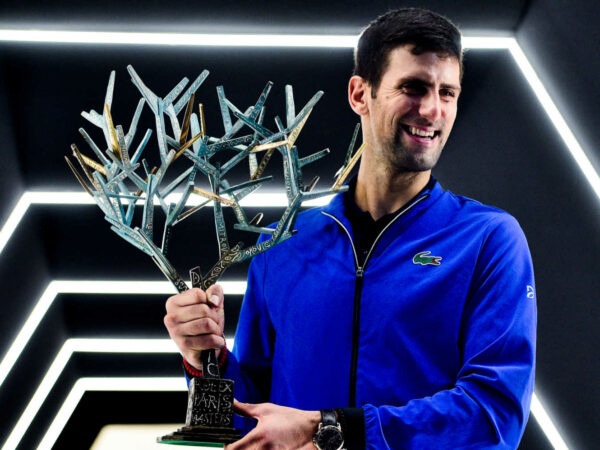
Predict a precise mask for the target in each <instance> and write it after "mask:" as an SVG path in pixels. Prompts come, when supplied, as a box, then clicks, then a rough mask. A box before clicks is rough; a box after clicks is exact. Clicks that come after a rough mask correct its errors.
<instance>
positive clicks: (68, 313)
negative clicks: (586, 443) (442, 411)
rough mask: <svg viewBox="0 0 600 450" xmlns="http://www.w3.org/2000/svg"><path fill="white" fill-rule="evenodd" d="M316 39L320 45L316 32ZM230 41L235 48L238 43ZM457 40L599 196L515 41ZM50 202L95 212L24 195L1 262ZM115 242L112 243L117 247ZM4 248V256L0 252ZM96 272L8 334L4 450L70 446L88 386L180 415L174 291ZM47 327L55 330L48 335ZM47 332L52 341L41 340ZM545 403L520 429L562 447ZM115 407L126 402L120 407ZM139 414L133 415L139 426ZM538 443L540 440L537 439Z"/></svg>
mask: <svg viewBox="0 0 600 450" xmlns="http://www.w3.org/2000/svg"><path fill="white" fill-rule="evenodd" d="M348 38H349V37H347V36H346V37H342V44H341V45H346V46H348V45H349V46H351V45H352V43H350V44H348V43H347V41H344V39H346V40H347V39H348ZM350 38H351V39H353V38H352V37H350ZM317 41H318V42H321V43H322V42H323V40H322V38H321V39H320V40H317ZM162 42H163V43H164V40H163V41H162ZM220 42H221V43H222V42H223V41H222V40H221V41H220ZM269 42H270V43H271V44H272V43H273V42H281V40H280V39H279V40H275V41H274V40H273V38H272V37H269ZM236 43H237V44H239V40H237V41H236ZM465 46H466V47H467V48H470V49H471V51H475V52H476V51H477V50H478V49H479V50H481V49H485V50H493V51H498V52H500V53H502V52H506V51H507V52H509V53H510V55H511V57H512V58H513V59H514V62H515V63H516V64H517V65H518V67H519V69H520V71H521V74H522V75H523V77H525V78H524V79H526V80H527V85H528V86H529V88H530V89H532V91H533V92H534V94H535V96H536V98H537V99H538V101H539V102H540V104H541V105H542V107H543V108H544V110H545V111H546V113H547V114H548V116H547V119H548V121H549V123H552V124H553V126H554V127H555V130H556V132H557V133H558V134H559V135H560V136H561V139H562V140H563V143H564V147H565V149H567V150H568V151H569V152H570V155H571V156H572V158H573V159H574V160H575V161H576V165H577V167H578V168H579V170H580V173H581V177H582V179H584V180H585V182H586V183H587V184H588V185H589V186H590V187H591V188H592V191H593V192H594V193H595V195H596V196H597V197H598V199H600V181H599V177H598V174H597V172H596V171H595V170H594V168H593V165H592V164H591V163H590V161H589V158H588V157H587V155H586V154H585V152H584V151H583V149H582V148H581V146H580V144H579V143H578V142H577V139H576V138H575V137H574V135H573V133H572V132H571V131H570V128H569V127H568V126H567V123H566V122H565V121H564V119H563V117H562V116H561V115H560V113H559V111H558V109H557V108H556V106H555V105H554V103H553V102H552V101H551V97H550V96H549V95H548V93H547V92H546V90H545V89H544V87H543V85H542V84H541V82H540V80H539V79H538V78H537V77H535V74H534V72H533V71H532V68H531V67H530V66H529V65H528V61H527V59H526V58H525V55H524V54H523V53H522V51H521V50H520V47H519V46H518V44H517V42H516V41H515V40H514V39H512V38H502V39H497V38H487V39H476V38H474V37H467V39H466V40H465ZM99 88H101V86H99ZM84 106H85V105H82V107H84ZM65 153H66V152H65ZM56 157H57V158H58V157H61V156H60V155H56ZM256 202H258V203H260V205H257V207H258V206H260V207H264V205H265V203H263V202H261V197H260V196H257V197H256ZM266 204H267V205H268V206H269V207H271V208H277V207H278V205H277V201H273V197H269V199H268V200H267V201H266ZM279 206H280V205H279ZM56 208H58V209H60V214H67V215H71V214H72V215H78V214H81V211H82V210H85V211H86V212H85V214H88V215H89V216H90V217H93V216H94V213H93V212H92V210H93V209H94V206H93V203H92V200H91V199H90V198H89V197H88V196H86V195H85V194H83V193H81V192H64V191H62V192H48V191H45V192H31V191H28V192H25V193H23V195H22V196H21V200H20V201H19V202H18V203H17V205H16V206H15V208H14V209H13V211H12V214H10V215H9V216H8V219H7V221H6V222H5V223H4V224H3V225H2V227H1V228H0V264H2V265H5V264H9V262H7V260H6V257H4V256H5V255H6V253H7V252H10V251H12V250H11V238H12V236H16V235H18V234H19V230H20V229H23V228H26V227H28V226H31V223H29V222H28V221H33V222H35V221H39V220H43V216H44V215H45V214H55V213H53V212H52V211H51V210H52V209H56ZM97 220H98V221H100V220H101V218H100V217H97ZM119 244H121V243H120V242H119V243H118V244H117V245H119ZM5 248H6V249H7V252H4V250H5ZM142 258H143V256H140V259H142ZM98 275H99V277H98V279H96V280H92V281H89V280H81V279H77V280H67V279H56V280H52V279H49V280H48V283H47V285H46V286H45V287H44V289H43V292H41V293H38V294H39V300H37V301H32V302H31V304H33V305H35V306H34V308H33V310H32V311H31V314H29V315H28V316H27V318H26V320H25V321H24V322H23V324H22V325H21V326H20V327H17V328H18V330H19V332H18V334H17V335H16V337H15V338H14V340H11V343H10V345H9V346H8V347H7V349H6V351H4V352H2V353H0V358H2V359H1V361H0V398H1V399H3V400H5V399H8V400H10V401H11V404H12V405H15V408H13V409H12V411H10V412H8V411H4V412H3V413H2V414H3V417H5V419H4V418H3V420H2V422H3V423H6V424H7V426H5V425H3V428H4V429H3V430H2V431H1V434H0V444H2V445H3V447H2V448H3V449H12V448H33V447H35V446H39V448H53V446H54V447H55V448H61V447H64V448H68V447H69V445H70V443H69V441H68V436H67V435H68V434H69V433H71V434H73V429H75V428H74V427H76V426H78V425H77V420H81V419H77V416H78V415H79V417H87V419H85V420H87V421H88V422H90V421H91V419H90V418H89V415H88V416H86V411H87V412H89V411H90V410H92V411H96V407H97V404H98V400H95V399H94V398H93V395H90V396H89V397H88V398H86V396H88V393H93V392H112V393H115V392H122V393H123V392H125V393H129V395H131V397H127V396H125V397H124V398H126V399H128V402H127V403H128V404H136V405H138V408H137V411H134V412H131V416H135V415H136V414H138V415H139V413H140V411H139V410H141V409H144V408H148V409H152V408H151V406H150V405H151V404H152V403H159V404H160V405H162V406H161V408H160V411H159V412H156V414H157V415H158V416H160V417H157V416H156V415H155V416H154V417H153V418H152V419H151V420H149V422H153V421H158V422H164V421H174V422H180V421H182V420H183V418H181V417H177V416H178V415H181V413H182V412H183V409H182V408H183V407H182V406H181V405H182V402H181V400H182V395H185V390H186V388H185V383H184V381H183V378H182V376H181V372H180V361H179V356H178V355H177V350H176V348H175V346H174V345H173V344H172V343H171V342H170V341H169V340H168V339H165V338H164V336H165V333H164V328H163V326H162V314H163V312H162V311H163V308H164V299H165V297H166V296H168V295H171V294H172V293H173V287H172V286H171V285H170V284H169V283H168V282H166V281H154V280H148V279H135V277H134V278H132V279H131V280H122V279H119V280H105V279H103V277H102V276H101V274H98ZM242 275H243V274H237V278H235V279H231V280H227V281H224V282H223V283H222V284H223V286H224V290H225V293H226V295H227V297H228V299H231V301H230V303H229V304H228V308H230V311H228V312H227V314H228V317H233V318H235V314H236V312H235V311H236V309H237V308H239V302H240V301H241V296H242V294H243V290H244V282H243V276H242ZM157 278H158V277H156V278H154V279H157ZM140 308H143V309H146V310H148V311H152V314H148V317H146V318H143V319H141V320H138V321H137V322H136V321H133V323H132V321H130V320H129V319H130V318H131V317H132V316H135V314H136V311H139V310H140ZM117 313H118V316H119V317H117ZM90 316H93V318H94V320H93V321H92V320H91V319H87V321H86V319H85V318H86V317H88V318H89V317H90ZM156 318H158V320H156ZM57 320H58V321H60V322H63V325H65V326H63V327H61V328H60V329H58V328H57V329H55V330H53V327H52V323H53V322H54V321H57ZM234 326H235V320H231V321H230V322H229V323H228V337H229V338H230V339H233V337H234V336H233V331H234ZM53 332H56V333H58V335H59V336H56V335H53ZM49 335H52V337H51V338H49ZM47 340H48V342H58V344H56V343H55V344H53V345H51V346H49V347H50V348H48V347H45V346H44V345H43V344H44V343H45V342H46V341H47ZM39 348H42V349H43V350H41V351H44V352H48V355H46V360H48V361H50V363H49V364H48V365H47V367H45V366H40V367H36V368H32V367H31V366H30V361H31V358H28V359H26V358H24V357H23V356H22V354H25V353H29V354H31V353H32V352H34V351H40V350H35V349H39ZM32 370H35V371H37V373H36V374H35V375H33V376H32V375H31V374H29V378H28V379H32V380H34V382H33V383H31V384H29V385H27V386H23V385H22V384H21V383H20V382H19V378H20V377H21V375H22V374H23V373H25V372H31V371H32ZM136 392H144V393H146V394H147V395H146V396H145V397H144V399H140V398H138V397H135V396H134V394H135V393H136ZM152 392H155V394H152ZM169 393H172V394H169ZM153 395H156V396H157V398H158V397H159V396H161V395H162V396H163V397H161V399H160V400H159V401H153ZM165 395H166V396H167V397H164V396H165ZM169 396H170V397H169ZM17 397H18V399H16V398H17ZM108 397H110V395H109V396H108ZM121 398H123V397H121ZM544 400H545V399H543V398H541V396H539V395H536V398H535V399H534V403H533V405H532V416H533V417H534V419H535V422H533V421H531V422H530V425H529V426H528V432H527V433H528V434H529V435H530V436H541V438H540V439H534V438H530V439H532V440H535V441H536V442H538V445H547V446H548V447H547V448H567V444H566V442H568V437H569V430H563V429H561V427H560V418H561V414H560V411H547V410H546V408H545V407H544V405H543V404H542V403H544V404H545V401H544ZM94 402H96V403H94ZM136 402H137V403H136ZM183 403H185V399H184V398H183ZM86 405H87V406H86ZM171 406H172V407H171ZM116 407H117V408H125V406H124V405H123V404H119V405H116ZM86 408H87V409H86ZM78 409H80V410H78ZM168 410H171V411H172V412H173V413H175V416H173V415H169V414H171V413H168V414H166V413H165V411H168ZM165 414H166V415H165ZM147 419H148V418H147V417H146V418H143V417H140V421H141V422H143V421H144V420H147ZM553 419H554V420H553ZM85 420H84V421H85ZM108 420H111V421H112V420H115V419H114V418H110V419H108ZM116 420H118V419H116ZM107 423H109V422H107ZM79 426H80V425H79ZM81 439H85V438H84V437H81ZM526 441H527V436H526ZM565 441H566V442H565ZM540 442H543V443H545V444H539V443H540ZM88 444H89V442H88ZM71 448H73V447H71ZM531 448H534V447H531ZM535 448H542V447H541V446H538V447H535Z"/></svg>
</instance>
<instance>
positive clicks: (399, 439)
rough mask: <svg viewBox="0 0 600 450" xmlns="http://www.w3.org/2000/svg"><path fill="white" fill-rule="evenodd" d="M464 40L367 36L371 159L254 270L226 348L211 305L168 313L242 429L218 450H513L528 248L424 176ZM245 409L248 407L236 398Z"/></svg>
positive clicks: (529, 305)
mask: <svg viewBox="0 0 600 450" xmlns="http://www.w3.org/2000/svg"><path fill="white" fill-rule="evenodd" d="M461 78H462V50H461V43H460V33H459V32H458V30H457V29H456V27H455V26H454V25H453V24H452V23H450V22H449V21H448V20H446V19H445V18H443V17H441V16H439V15H437V14H435V13H432V12H430V11H426V10H421V9H400V10H395V11H391V12H389V13H387V14H385V15H383V16H381V17H379V18H378V19H376V20H375V21H373V22H372V23H371V24H370V25H369V26H368V27H367V28H366V29H365V31H364V32H363V33H362V35H361V38H360V40H359V43H358V47H357V50H356V54H355V72H354V75H353V76H352V77H351V79H350V82H349V87H348V99H349V102H350V106H351V107H352V109H353V110H354V111H355V112H356V113H357V114H358V115H359V116H360V118H361V123H362V132H363V143H364V144H365V150H364V153H363V156H362V160H361V163H360V167H359V171H358V175H357V176H356V177H355V178H354V179H353V180H352V181H351V182H350V186H349V190H348V192H346V193H344V194H339V195H337V196H336V197H334V198H333V199H332V201H331V202H330V204H329V205H327V206H325V207H323V208H315V209H311V210H308V211H304V212H303V213H301V214H300V215H299V217H298V220H297V223H296V228H297V229H298V233H297V234H296V235H295V236H294V237H293V238H291V239H289V240H287V241H286V242H284V243H282V244H281V245H279V246H277V247H275V248H273V249H271V250H269V251H268V252H266V253H263V254H261V255H259V256H257V257H255V258H254V260H253V261H252V264H251V267H250V271H249V274H248V288H247V292H246V295H245V298H244V302H243V305H242V310H241V312H240V317H239V321H238V329H237V332H236V344H235V348H234V349H233V350H232V351H229V350H228V349H227V348H225V346H224V345H225V340H224V337H223V330H224V325H223V323H224V313H223V303H224V299H223V293H222V290H221V288H220V287H219V286H213V287H211V288H209V289H208V290H207V291H206V292H203V291H201V290H199V289H192V290H190V291H187V292H185V293H183V294H179V295H176V296H173V297H171V298H170V299H169V300H168V301H167V315H166V316H165V324H166V326H167V329H168V330H169V334H170V335H171V337H172V339H173V340H174V341H175V342H176V343H177V345H178V346H179V348H180V350H181V353H182V355H183V357H184V367H185V369H186V373H187V375H188V376H202V374H201V372H200V368H201V363H200V357H199V351H200V350H201V349H207V348H215V349H217V350H218V352H219V360H220V362H221V364H222V371H224V376H225V377H226V378H232V379H234V380H235V381H236V387H235V393H236V397H237V398H238V400H240V402H236V405H235V407H236V410H237V412H238V413H239V414H241V415H244V416H247V417H249V418H251V419H254V420H251V421H249V423H248V424H247V426H246V430H247V434H246V435H245V436H244V437H243V438H242V439H241V440H239V441H238V442H236V443H234V444H231V446H230V448H231V449H232V450H233V449H240V448H302V449H314V448H315V447H316V448H317V449H320V450H334V449H341V448H347V449H363V448H370V449H385V448H391V449H466V448H469V449H491V448H494V449H514V448H516V447H517V446H518V443H519V441H520V439H521V436H522V434H523V430H524V428H525V424H526V422H527V419H528V414H529V405H530V400H531V395H532V392H533V381H534V361H535V328H536V305H535V295H532V293H534V292H535V291H534V279H533V269H532V264H531V257H530V254H529V250H528V247H527V242H526V240H525V237H524V235H523V233H522V231H521V229H520V227H519V225H518V223H517V222H516V220H515V219H514V218H512V217H511V216H510V215H509V214H507V213H506V212H504V211H501V210H499V209H496V208H493V207H489V206H485V205H482V204H481V203H479V202H476V201H474V200H471V199H468V198H465V197H461V196H457V195H454V194H452V193H451V192H448V191H446V190H444V189H443V188H442V187H441V185H440V184H439V183H438V182H437V181H436V180H435V178H433V176H432V173H431V171H432V169H433V168H434V166H435V165H436V163H437V161H438V159H439V157H440V155H441V152H442V149H443V147H444V145H445V143H446V141H447V140H448V137H449V135H450V132H451V130H452V126H453V124H454V120H455V118H456V114H457V100H458V97H459V94H460V91H461ZM241 402H244V403H241Z"/></svg>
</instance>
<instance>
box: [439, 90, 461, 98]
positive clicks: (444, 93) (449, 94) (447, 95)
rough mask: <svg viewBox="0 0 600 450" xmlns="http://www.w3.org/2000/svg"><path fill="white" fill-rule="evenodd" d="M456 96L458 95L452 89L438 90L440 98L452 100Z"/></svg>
mask: <svg viewBox="0 0 600 450" xmlns="http://www.w3.org/2000/svg"><path fill="white" fill-rule="evenodd" d="M457 96H458V93H457V92H456V91H455V90H454V89H442V90H440V97H443V98H447V99H453V98H456V97H457Z"/></svg>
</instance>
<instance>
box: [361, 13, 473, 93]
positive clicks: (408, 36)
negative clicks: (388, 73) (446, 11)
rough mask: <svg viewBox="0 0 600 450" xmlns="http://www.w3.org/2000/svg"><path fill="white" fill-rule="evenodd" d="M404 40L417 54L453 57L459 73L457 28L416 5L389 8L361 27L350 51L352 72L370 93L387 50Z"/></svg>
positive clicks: (460, 57) (383, 67)
mask: <svg viewBox="0 0 600 450" xmlns="http://www.w3.org/2000/svg"><path fill="white" fill-rule="evenodd" d="M404 44H412V45H414V49H413V53H414V54H417V55H418V54H421V53H424V52H436V53H441V54H444V55H448V56H452V57H455V58H456V59H457V60H458V63H459V65H460V73H461V77H462V71H463V64H462V61H463V54H462V44H461V35H460V31H459V30H458V28H457V27H456V26H455V25H454V24H453V23H452V22H450V20H448V19H446V18H445V17H443V16H441V15H439V14H437V13H434V12H432V11H429V10H426V9H420V8H400V9H395V10H392V11H389V12H387V13H385V14H383V15H381V16H379V17H378V18H376V19H375V20H373V21H372V22H371V23H370V24H369V25H368V26H367V27H366V28H365V29H364V30H363V32H362V33H361V35H360V38H359V40H358V45H357V46H356V49H355V51H354V75H358V76H360V77H362V78H364V79H365V80H366V81H367V82H368V83H369V84H370V85H371V86H372V87H373V94H374V93H375V91H376V90H377V88H378V87H379V83H380V82H381V77H382V76H383V73H384V72H385V70H386V69H387V65H388V57H389V54H390V51H391V50H393V49H394V48H396V47H398V46H401V45H404Z"/></svg>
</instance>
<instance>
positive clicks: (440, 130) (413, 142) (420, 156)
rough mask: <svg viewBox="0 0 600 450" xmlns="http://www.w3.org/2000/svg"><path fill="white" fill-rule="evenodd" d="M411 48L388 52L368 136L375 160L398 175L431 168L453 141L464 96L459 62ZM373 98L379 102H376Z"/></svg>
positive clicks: (369, 97) (369, 95) (371, 106)
mask: <svg viewBox="0 0 600 450" xmlns="http://www.w3.org/2000/svg"><path fill="white" fill-rule="evenodd" d="M411 49H412V46H411V45H404V46H401V47H397V48H395V49H394V50H392V51H391V52H390V54H389V59H388V67H387V69H386V71H385V72H384V74H383V76H382V78H381V83H380V85H379V87H378V88H377V91H376V92H374V93H373V92H371V86H368V88H367V93H366V97H367V98H366V100H367V102H368V111H369V112H368V115H367V117H365V118H366V119H367V122H366V124H365V123H363V125H365V126H367V127H369V129H368V130H364V131H365V132H366V134H365V136H366V138H367V139H368V140H370V141H371V142H369V144H370V147H372V151H373V152H374V156H375V158H376V160H378V161H379V162H382V163H384V164H389V163H391V164H392V168H393V169H394V170H395V171H398V172H422V171H427V170H431V169H432V168H433V167H434V166H435V164H436V163H437V161H438V159H439V157H440V154H441V152H442V148H443V147H444V145H445V144H446V141H447V140H448V136H449V135H450V131H451V130H452V126H453V125H454V119H455V118H456V110H457V100H458V96H459V93H460V67H459V62H458V60H457V59H456V58H454V57H450V56H441V55H438V54H437V53H433V52H425V53H422V54H420V55H414V54H412V53H411V52H410V50H411ZM373 94H374V95H375V98H372V96H373Z"/></svg>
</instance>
